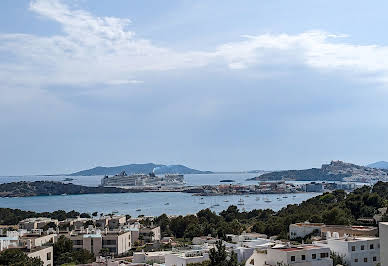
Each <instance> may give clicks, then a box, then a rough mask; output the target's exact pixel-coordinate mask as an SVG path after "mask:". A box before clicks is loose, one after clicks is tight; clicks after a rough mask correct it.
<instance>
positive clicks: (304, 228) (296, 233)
mask: <svg viewBox="0 0 388 266" xmlns="http://www.w3.org/2000/svg"><path fill="white" fill-rule="evenodd" d="M323 226H324V224H321V223H309V222H305V223H296V224H290V226H289V231H290V239H295V238H299V237H300V238H304V237H305V236H307V235H309V234H312V233H313V232H315V231H316V232H318V233H319V234H321V228H322V227H323Z"/></svg>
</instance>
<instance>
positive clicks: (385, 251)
mask: <svg viewBox="0 0 388 266" xmlns="http://www.w3.org/2000/svg"><path fill="white" fill-rule="evenodd" d="M379 229H380V230H379V231H380V261H381V265H382V266H385V265H388V223H379Z"/></svg>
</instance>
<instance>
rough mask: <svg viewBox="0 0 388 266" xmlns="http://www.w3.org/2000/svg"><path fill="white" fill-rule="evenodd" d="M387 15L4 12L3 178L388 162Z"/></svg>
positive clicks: (359, 8)
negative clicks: (135, 168) (152, 165)
mask: <svg viewBox="0 0 388 266" xmlns="http://www.w3.org/2000/svg"><path fill="white" fill-rule="evenodd" d="M384 5H385V6H384ZM387 8H388V3H383V2H381V1H368V2H365V1H339V2H338V1H288V0H287V1H242V2H241V1H239V2H238V1H201V0H196V1H194V0H193V1H185V0H182V1H174V0H171V1H156V0H154V1H144V0H131V1H127V0H117V1H114V2H112V1H108V0H100V1H90V0H71V1H64V0H63V1H60V0H33V1H24V0H22V1H13V0H3V1H1V2H0V10H1V11H2V12H1V13H2V16H0V80H1V86H0V150H1V153H0V175H19V174H49V173H50V174H51V173H68V172H73V171H76V170H80V169H84V168H89V167H94V166H97V165H106V166H112V165H120V164H127V163H145V162H156V163H165V164H178V163H179V164H185V165H188V166H190V167H193V168H197V169H203V170H215V171H217V170H219V171H233V170H249V169H294V168H307V167H319V166H320V165H321V164H322V163H327V162H329V161H330V160H337V159H340V160H344V161H348V162H353V163H358V164H366V163H370V162H374V161H378V160H387V159H388V151H387V150H388V149H387V142H386V141H385V137H386V135H387V133H388V123H387V121H388V120H387V119H386V114H387V111H388V107H387V104H386V102H387V99H388V63H387V62H388V42H387V37H386V34H385V25H387V23H388V21H387V20H388V18H387V17H386V15H385V13H384V11H385V10H387Z"/></svg>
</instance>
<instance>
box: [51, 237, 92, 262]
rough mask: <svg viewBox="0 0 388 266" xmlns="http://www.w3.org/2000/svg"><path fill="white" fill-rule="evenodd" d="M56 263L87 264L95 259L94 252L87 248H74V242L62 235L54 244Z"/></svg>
mask: <svg viewBox="0 0 388 266" xmlns="http://www.w3.org/2000/svg"><path fill="white" fill-rule="evenodd" d="M53 249H54V264H55V265H62V264H71V263H74V264H85V263H91V262H93V261H94V256H93V254H92V253H90V252H89V251H87V250H85V249H80V250H73V242H72V241H71V240H70V239H68V238H66V237H65V236H60V237H59V238H58V241H57V242H56V243H55V244H54V245H53Z"/></svg>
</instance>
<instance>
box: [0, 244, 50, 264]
mask: <svg viewBox="0 0 388 266" xmlns="http://www.w3.org/2000/svg"><path fill="white" fill-rule="evenodd" d="M0 265H4V266H42V265H43V262H42V261H41V260H40V259H39V258H30V257H28V256H27V255H26V254H25V253H24V252H23V251H22V250H20V249H16V248H11V249H6V250H4V251H2V252H0Z"/></svg>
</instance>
